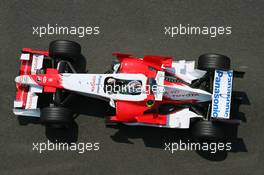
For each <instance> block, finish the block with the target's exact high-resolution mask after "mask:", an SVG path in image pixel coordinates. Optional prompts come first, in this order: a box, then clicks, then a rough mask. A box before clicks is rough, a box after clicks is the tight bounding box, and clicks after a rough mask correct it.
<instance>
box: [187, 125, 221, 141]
mask: <svg viewBox="0 0 264 175" xmlns="http://www.w3.org/2000/svg"><path fill="white" fill-rule="evenodd" d="M191 130H192V135H193V136H194V137H195V138H197V139H201V140H220V139H223V138H224V132H223V130H222V128H221V127H220V125H219V123H214V122H212V121H207V120H199V121H196V122H194V123H193V124H192V128H191Z"/></svg>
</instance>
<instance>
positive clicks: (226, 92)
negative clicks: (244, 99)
mask: <svg viewBox="0 0 264 175" xmlns="http://www.w3.org/2000/svg"><path fill="white" fill-rule="evenodd" d="M232 83H233V70H228V71H223V70H215V77H214V82H213V96H212V112H211V117H212V118H214V119H229V118H230V109H231V95H232Z"/></svg>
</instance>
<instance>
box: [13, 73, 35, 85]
mask: <svg viewBox="0 0 264 175" xmlns="http://www.w3.org/2000/svg"><path fill="white" fill-rule="evenodd" d="M15 82H16V83H21V84H27V85H35V84H37V83H36V82H35V81H34V80H32V79H31V78H30V76H29V75H21V76H17V77H16V78H15Z"/></svg>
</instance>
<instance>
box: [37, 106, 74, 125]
mask: <svg viewBox="0 0 264 175" xmlns="http://www.w3.org/2000/svg"><path fill="white" fill-rule="evenodd" d="M40 121H41V123H42V124H44V125H46V126H49V127H53V128H63V127H68V126H70V125H71V123H72V122H73V112H72V111H71V110H70V109H68V108H64V107H46V108H42V109H41V114H40Z"/></svg>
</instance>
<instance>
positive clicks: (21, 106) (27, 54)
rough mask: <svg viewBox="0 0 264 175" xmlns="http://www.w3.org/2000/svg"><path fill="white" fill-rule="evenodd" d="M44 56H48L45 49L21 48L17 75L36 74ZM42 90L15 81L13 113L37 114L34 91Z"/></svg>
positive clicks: (39, 91)
mask: <svg viewBox="0 0 264 175" xmlns="http://www.w3.org/2000/svg"><path fill="white" fill-rule="evenodd" d="M46 56H48V52H47V51H39V50H32V49H30V48H24V49H22V54H21V56H20V68H19V75H20V76H22V75H34V74H36V73H37V70H38V69H41V68H42V66H43V60H44V57H46ZM42 91H43V89H42V87H41V86H38V85H34V86H30V85H25V84H22V83H18V82H16V97H15V100H14V109H13V111H14V113H15V114H16V115H26V116H39V109H37V101H38V96H37V94H36V93H42Z"/></svg>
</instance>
